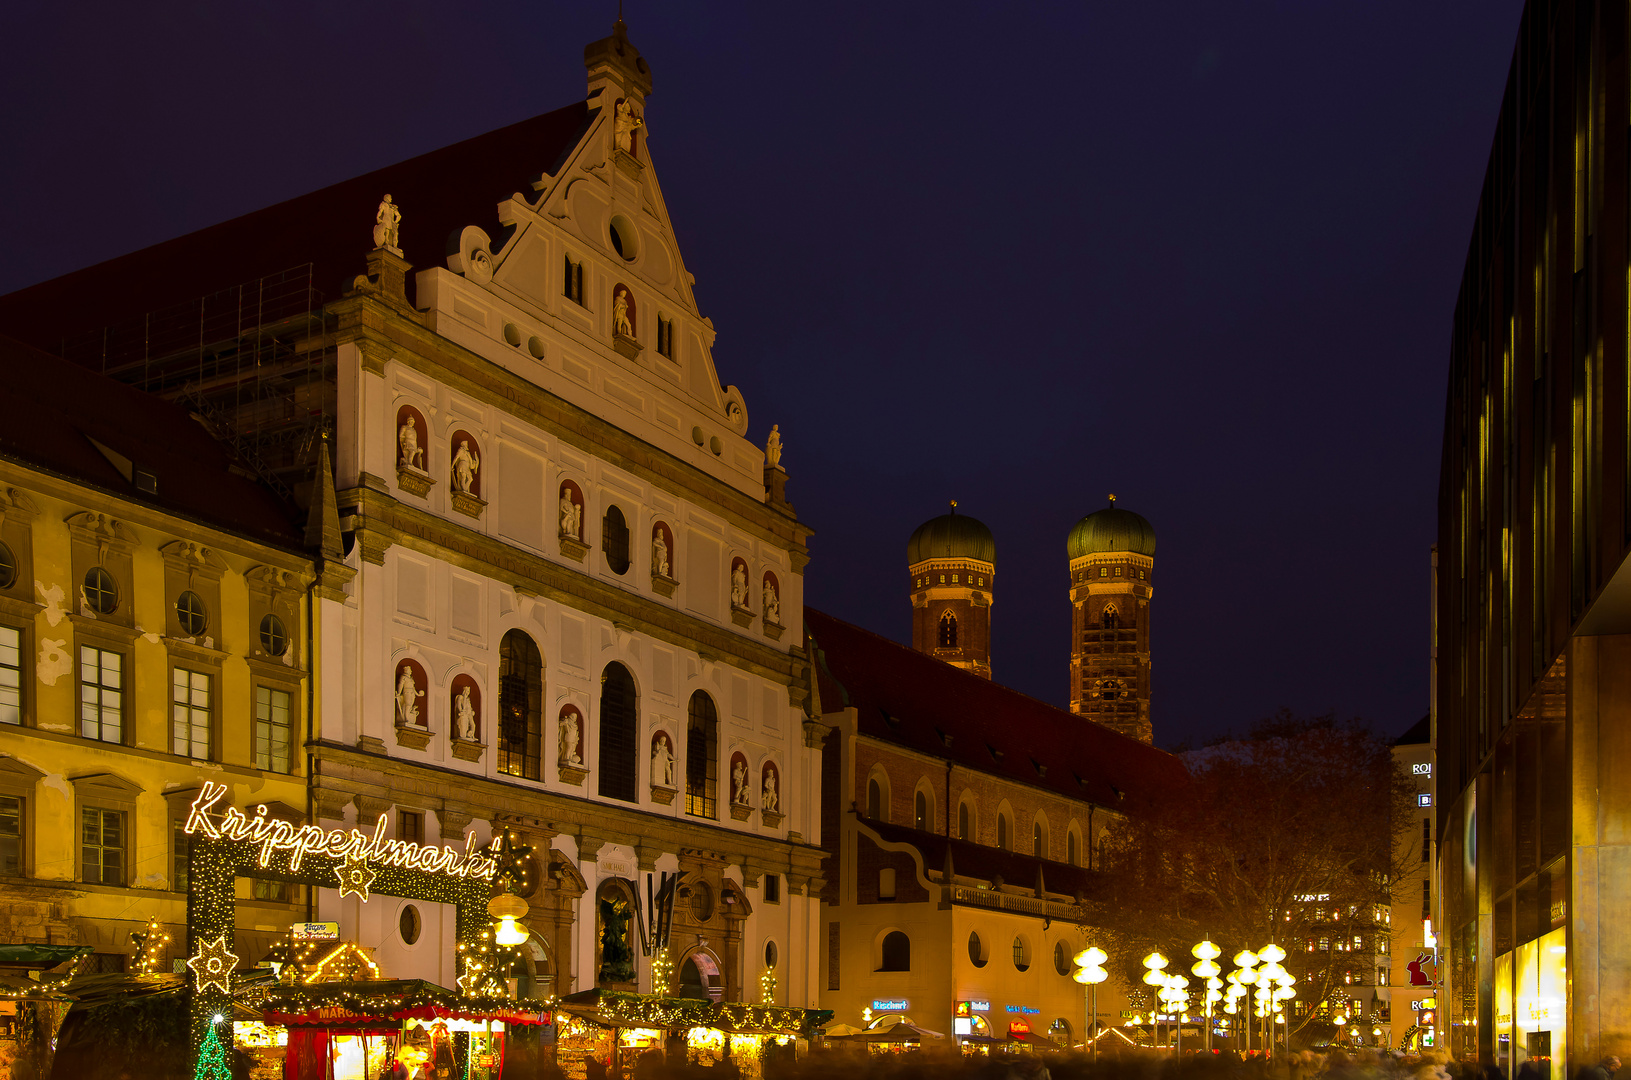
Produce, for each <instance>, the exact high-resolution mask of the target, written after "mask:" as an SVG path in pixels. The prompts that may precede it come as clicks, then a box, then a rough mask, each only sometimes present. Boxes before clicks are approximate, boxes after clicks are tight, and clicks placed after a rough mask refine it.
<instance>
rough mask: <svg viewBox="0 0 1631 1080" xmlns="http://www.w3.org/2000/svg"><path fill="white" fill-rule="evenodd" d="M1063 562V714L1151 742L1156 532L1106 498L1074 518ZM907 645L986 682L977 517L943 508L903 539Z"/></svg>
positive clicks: (983, 551)
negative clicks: (1066, 693) (1066, 674)
mask: <svg viewBox="0 0 1631 1080" xmlns="http://www.w3.org/2000/svg"><path fill="white" fill-rule="evenodd" d="M1065 547H1066V550H1067V552H1068V553H1069V559H1070V604H1071V618H1070V711H1071V712H1073V713H1076V714H1077V715H1078V716H1084V717H1086V718H1087V719H1089V720H1094V721H1097V722H1098V723H1101V724H1103V725H1104V726H1106V727H1108V728H1112V729H1114V730H1116V731H1119V732H1121V733H1122V734H1123V735H1130V736H1132V737H1133V738H1135V739H1138V740H1140V741H1142V742H1146V743H1148V742H1151V741H1152V736H1151V730H1150V589H1151V584H1150V579H1151V575H1152V574H1153V573H1154V570H1155V529H1154V528H1152V527H1151V526H1150V523H1149V522H1148V521H1145V520H1144V519H1143V518H1142V517H1140V516H1139V515H1137V514H1135V513H1133V512H1132V511H1130V510H1122V509H1120V508H1119V507H1117V506H1116V497H1115V496H1114V495H1112V496H1110V505H1109V506H1107V507H1105V508H1104V509H1103V510H1099V511H1096V512H1094V513H1091V514H1089V515H1087V516H1086V517H1084V518H1083V519H1082V520H1080V521H1078V522H1077V523H1076V525H1075V527H1074V528H1072V529H1071V530H1070V537H1069V538H1068V540H1067V541H1066V544H1065ZM906 564H907V569H908V570H909V571H910V572H911V575H912V647H913V648H915V649H917V651H919V652H922V653H927V654H928V655H930V656H934V657H937V658H939V659H941V660H944V661H946V662H947V663H948V664H953V665H955V666H957V667H960V668H963V669H964V670H965V671H971V672H973V673H974V674H976V675H980V676H983V677H984V678H987V679H989V678H990V677H991V604H992V598H993V595H994V590H995V585H994V582H995V580H996V572H997V542H996V540H995V539H993V538H992V536H991V530H990V529H988V528H986V527H985V524H984V523H983V522H981V521H979V520H977V519H975V518H971V517H969V516H968V515H967V514H959V513H958V512H957V504H956V503H955V502H953V503H952V504H951V512H950V513H948V514H942V515H941V516H939V517H937V518H933V519H931V520H929V521H925V522H924V523H923V524H922V525H919V526H918V527H917V530H916V531H915V532H913V533H912V538H911V539H910V540H908V541H907V542H906Z"/></svg>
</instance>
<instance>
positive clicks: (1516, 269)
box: [1431, 0, 1631, 1080]
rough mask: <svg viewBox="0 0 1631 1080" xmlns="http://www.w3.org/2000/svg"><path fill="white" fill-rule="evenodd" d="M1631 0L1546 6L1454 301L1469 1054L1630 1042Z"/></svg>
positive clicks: (1440, 845) (1461, 951)
mask: <svg viewBox="0 0 1631 1080" xmlns="http://www.w3.org/2000/svg"><path fill="white" fill-rule="evenodd" d="M1627 35H1628V19H1627V5H1626V4H1625V3H1623V2H1622V3H1595V2H1590V0H1579V2H1572V3H1571V2H1567V0H1565V2H1544V0H1532V2H1531V3H1529V4H1528V6H1527V8H1526V9H1525V11H1524V14H1523V19H1522V23H1521V25H1520V27H1519V31H1518V40H1517V46H1516V49H1515V51H1514V55H1513V59H1512V66H1511V70H1510V74H1509V76H1508V79H1507V84H1506V93H1505V96H1504V98H1503V100H1502V103H1501V110H1500V118H1499V121H1498V122H1497V124H1496V129H1495V135H1494V145H1493V148H1492V150H1491V154H1490V159H1489V167H1488V171H1487V173H1486V176H1485V180H1484V186H1483V192H1482V195H1481V197H1480V200H1479V205H1478V211H1477V215H1476V218H1475V219H1474V223H1473V230H1472V238H1471V244H1470V246H1469V250H1468V254H1467V262H1466V269H1465V274H1464V277H1463V279H1462V283H1461V290H1460V295H1459V298H1458V300H1457V304H1456V311H1455V323H1454V328H1453V334H1452V347H1451V357H1450V380H1449V393H1448V396H1447V403H1446V413H1445V425H1444V445H1443V461H1442V471H1441V479H1440V488H1439V528H1438V537H1439V540H1438V553H1437V555H1438V558H1437V569H1436V584H1435V589H1434V593H1435V597H1434V599H1435V606H1434V647H1435V678H1434V698H1435V700H1434V739H1435V749H1436V758H1435V765H1436V768H1435V773H1436V776H1435V785H1436V789H1437V790H1436V795H1437V799H1438V803H1439V805H1438V807H1437V820H1436V839H1437V850H1436V851H1435V852H1434V867H1435V882H1436V895H1434V896H1432V897H1431V902H1432V908H1433V912H1434V927H1435V930H1436V933H1437V937H1438V943H1439V947H1440V949H1441V953H1442V958H1443V960H1444V963H1443V964H1442V965H1441V970H1442V972H1443V977H1444V982H1445V985H1444V993H1443V1000H1442V1002H1441V1006H1442V1013H1443V1015H1442V1017H1441V1018H1440V1022H1441V1025H1443V1026H1442V1030H1443V1031H1444V1033H1445V1034H1447V1035H1448V1039H1447V1040H1444V1041H1445V1042H1446V1043H1447V1045H1448V1047H1449V1048H1450V1049H1451V1050H1452V1051H1453V1052H1454V1053H1455V1054H1456V1055H1457V1056H1458V1057H1464V1058H1477V1059H1482V1060H1484V1061H1488V1062H1492V1063H1494V1064H1496V1065H1498V1066H1499V1067H1500V1068H1501V1069H1502V1070H1504V1071H1506V1072H1507V1073H1508V1075H1516V1074H1517V1070H1518V1069H1519V1068H1520V1067H1521V1066H1523V1065H1524V1063H1525V1062H1530V1061H1532V1062H1533V1063H1534V1065H1535V1066H1536V1068H1537V1069H1538V1071H1539V1075H1540V1077H1541V1078H1542V1080H1550V1078H1553V1077H1566V1076H1569V1075H1572V1074H1573V1072H1574V1071H1575V1070H1576V1069H1578V1068H1580V1067H1581V1066H1583V1065H1588V1064H1591V1063H1593V1062H1595V1061H1596V1060H1597V1059H1598V1058H1600V1057H1601V1056H1603V1055H1604V1054H1609V1053H1615V1054H1620V1055H1622V1056H1624V1055H1626V1054H1627V1053H1628V1051H1631V981H1628V980H1627V978H1626V975H1625V973H1626V972H1627V971H1628V970H1631V893H1628V888H1631V564H1628V563H1627V560H1626V555H1627V550H1628V543H1631V468H1628V462H1631V439H1628V431H1631V384H1628V381H1627V370H1626V368H1627V333H1628V326H1627V282H1628V277H1627V220H1628V219H1627V206H1628V201H1631V189H1628V182H1627V169H1628V154H1627V146H1628V139H1627V135H1628V122H1631V71H1628V67H1627Z"/></svg>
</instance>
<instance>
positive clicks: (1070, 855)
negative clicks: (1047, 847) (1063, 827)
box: [1065, 829, 1082, 866]
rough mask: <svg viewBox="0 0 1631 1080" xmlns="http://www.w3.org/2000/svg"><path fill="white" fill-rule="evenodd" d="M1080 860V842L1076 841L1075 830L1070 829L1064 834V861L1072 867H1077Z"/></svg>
mask: <svg viewBox="0 0 1631 1080" xmlns="http://www.w3.org/2000/svg"><path fill="white" fill-rule="evenodd" d="M1081 858H1082V853H1081V850H1080V842H1079V841H1078V840H1077V839H1076V830H1075V829H1072V830H1070V831H1069V832H1067V833H1066V834H1065V861H1066V862H1068V863H1069V864H1070V865H1072V866H1079V865H1081Z"/></svg>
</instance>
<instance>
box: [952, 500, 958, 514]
mask: <svg viewBox="0 0 1631 1080" xmlns="http://www.w3.org/2000/svg"><path fill="white" fill-rule="evenodd" d="M951 512H952V513H954V514H955V513H957V500H956V499H953V500H951Z"/></svg>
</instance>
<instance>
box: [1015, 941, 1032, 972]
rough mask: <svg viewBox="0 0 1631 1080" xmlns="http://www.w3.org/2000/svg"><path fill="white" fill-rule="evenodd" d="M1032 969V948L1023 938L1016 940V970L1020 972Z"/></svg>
mask: <svg viewBox="0 0 1631 1080" xmlns="http://www.w3.org/2000/svg"><path fill="white" fill-rule="evenodd" d="M1030 967H1031V947H1030V946H1029V945H1027V944H1025V939H1024V938H1022V937H1015V938H1014V968H1015V969H1016V970H1018V971H1028V970H1029V969H1030Z"/></svg>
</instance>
